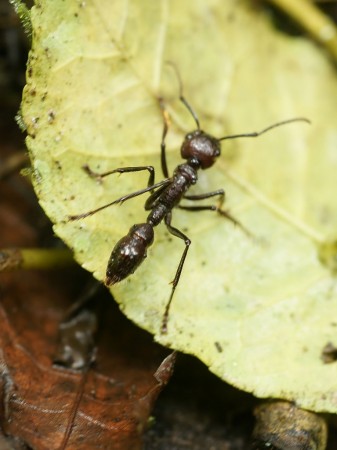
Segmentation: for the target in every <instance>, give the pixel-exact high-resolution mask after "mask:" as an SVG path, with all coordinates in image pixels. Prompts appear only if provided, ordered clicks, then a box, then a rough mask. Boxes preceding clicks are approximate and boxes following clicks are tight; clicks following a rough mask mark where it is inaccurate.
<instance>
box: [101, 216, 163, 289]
mask: <svg viewBox="0 0 337 450" xmlns="http://www.w3.org/2000/svg"><path fill="white" fill-rule="evenodd" d="M153 238H154V233H153V227H152V225H151V224H149V223H139V224H136V225H133V226H132V227H131V228H130V230H129V232H128V234H127V235H126V236H124V237H122V239H120V240H119V241H118V242H117V244H116V245H115V247H114V249H113V250H112V252H111V255H110V259H109V262H108V266H107V270H106V278H105V284H106V285H107V286H110V285H112V284H115V283H118V282H119V281H121V280H123V279H124V278H126V277H127V276H129V275H131V274H132V273H133V272H134V271H135V270H136V269H137V268H138V266H139V265H140V264H141V263H142V262H143V261H144V259H145V258H146V256H147V254H146V250H147V248H148V247H149V246H150V245H151V244H152V242H153Z"/></svg>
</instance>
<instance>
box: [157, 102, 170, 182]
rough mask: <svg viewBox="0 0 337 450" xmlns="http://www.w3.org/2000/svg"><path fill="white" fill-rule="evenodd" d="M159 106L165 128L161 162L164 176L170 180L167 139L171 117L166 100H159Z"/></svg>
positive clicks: (161, 145) (162, 139) (161, 147)
mask: <svg viewBox="0 0 337 450" xmlns="http://www.w3.org/2000/svg"><path fill="white" fill-rule="evenodd" d="M159 106H160V109H161V112H162V115H163V121H164V128H163V134H162V138H161V144H160V149H161V150H160V162H161V170H162V172H163V174H164V177H165V178H168V176H169V173H168V168H167V162H166V144H165V139H166V135H167V132H168V129H169V126H170V117H169V115H168V112H167V110H166V108H165V104H164V100H163V99H162V98H161V97H160V98H159Z"/></svg>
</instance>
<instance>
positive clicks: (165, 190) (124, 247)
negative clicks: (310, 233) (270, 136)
mask: <svg viewBox="0 0 337 450" xmlns="http://www.w3.org/2000/svg"><path fill="white" fill-rule="evenodd" d="M171 65H172V67H173V69H174V70H175V73H176V76H177V79H178V82H179V91H180V94H179V99H180V101H181V102H182V103H183V104H184V105H185V107H186V108H187V110H188V111H189V112H190V114H191V115H192V117H193V119H194V121H195V124H196V127H197V128H196V129H195V130H194V131H192V132H190V133H187V134H186V136H185V138H184V141H183V143H182V146H181V150H180V153H181V157H182V158H183V159H185V160H186V162H184V163H183V164H180V165H178V166H177V167H176V168H175V170H174V172H173V175H172V176H171V177H170V176H169V172H168V168H167V162H166V144H165V139H166V135H167V132H168V128H169V116H168V113H167V111H166V109H165V105H164V102H163V99H162V98H159V104H160V108H161V111H162V115H163V122H164V128H163V133H162V140H161V169H162V172H163V175H164V177H165V178H164V180H162V181H160V182H158V183H155V170H154V167H153V166H138V167H121V168H118V169H114V170H111V171H108V172H104V173H96V172H94V171H92V170H91V169H90V168H89V166H88V165H85V166H83V169H84V170H85V171H86V172H87V173H88V175H90V176H91V177H94V178H96V179H99V180H101V179H102V178H104V177H106V176H108V175H111V174H114V173H126V172H139V171H144V170H147V171H148V172H149V179H148V184H147V187H146V188H145V189H141V190H139V191H136V192H133V193H131V194H128V195H125V196H123V197H120V198H118V199H117V200H114V201H113V202H111V203H108V204H106V205H103V206H101V207H99V208H97V209H94V210H92V211H88V212H86V213H83V214H78V215H73V216H69V220H78V219H83V218H85V217H88V216H91V215H93V214H95V213H97V212H98V211H102V210H103V209H105V208H108V207H109V206H112V205H116V204H122V203H124V202H125V201H126V200H129V199H131V198H134V197H137V196H138V195H142V194H145V193H146V192H150V196H149V198H148V199H147V200H146V202H145V205H144V208H145V210H146V211H150V213H149V215H148V217H147V219H146V222H143V223H138V224H135V225H133V226H132V227H131V228H130V230H129V232H128V233H127V235H126V236H124V237H123V238H122V239H120V240H119V241H118V242H117V243H116V245H115V247H114V248H113V250H112V253H111V256H110V258H109V262H108V266H107V270H106V278H105V284H106V285H107V286H111V285H113V284H116V283H118V282H120V281H121V280H123V279H124V278H126V277H128V276H129V275H131V274H132V273H134V272H135V270H136V269H137V268H138V267H139V266H140V264H141V263H142V262H143V261H144V259H145V258H146V256H147V249H148V247H150V245H151V244H152V243H153V240H154V227H156V226H157V225H159V224H160V223H161V222H162V221H163V220H164V222H165V225H166V227H167V229H168V231H169V233H170V234H172V235H173V236H176V237H178V238H179V239H182V240H183V241H184V243H185V249H184V251H183V253H182V255H181V258H180V262H179V264H178V267H177V270H176V273H175V276H174V279H173V281H172V289H171V294H170V297H169V299H168V302H167V304H166V307H165V311H164V314H163V318H162V323H161V329H160V330H161V333H163V334H164V333H167V326H168V319H169V311H170V307H171V303H172V299H173V295H174V292H175V290H176V287H177V285H178V283H179V279H180V276H181V273H182V270H183V267H184V262H185V259H186V256H187V252H188V249H189V247H190V245H191V240H190V239H189V237H188V236H186V235H185V234H184V233H183V232H182V231H180V230H178V229H177V228H175V227H173V226H172V225H171V221H172V210H173V208H179V209H184V210H187V211H205V210H209V211H216V212H217V213H218V214H220V215H221V216H224V217H226V218H227V219H229V220H230V221H232V222H233V223H234V224H235V225H238V226H239V227H240V228H241V229H242V230H243V231H244V232H245V233H247V234H250V233H249V231H248V230H247V229H246V228H244V227H243V225H242V224H241V223H240V222H239V221H237V220H236V219H235V218H234V217H233V216H231V215H230V214H229V213H228V212H227V211H225V210H223V209H222V205H223V202H224V198H225V192H224V190H223V189H218V190H216V191H212V192H207V193H204V194H199V195H186V192H187V191H188V189H189V188H190V187H191V186H192V185H194V184H196V182H197V180H198V170H199V169H202V170H204V169H208V168H210V167H211V166H212V165H213V164H214V163H215V161H216V159H217V158H218V157H219V156H220V154H221V144H220V143H221V141H224V140H226V139H236V138H243V137H257V136H260V135H261V134H263V133H266V132H267V131H269V130H271V129H272V128H276V127H279V126H281V125H285V124H288V123H292V122H299V121H303V122H307V123H310V121H309V120H308V119H306V118H303V117H297V118H294V119H288V120H284V121H282V122H277V123H275V124H273V125H270V126H268V127H267V128H264V129H263V130H261V131H259V132H253V133H243V134H234V135H229V136H223V137H221V138H216V137H214V136H212V135H210V134H208V133H206V132H204V131H203V130H201V128H200V123H199V119H198V116H197V114H196V113H195V111H194V110H193V108H192V107H191V105H190V104H189V103H188V101H187V100H186V98H185V97H184V95H183V85H182V81H181V78H180V75H179V72H178V70H177V68H176V67H175V65H174V64H171ZM211 197H218V198H219V203H218V205H203V206H187V205H181V204H180V201H181V200H182V199H186V200H191V201H197V200H204V199H207V198H211Z"/></svg>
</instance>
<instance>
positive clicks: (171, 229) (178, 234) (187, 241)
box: [160, 212, 191, 334]
mask: <svg viewBox="0 0 337 450" xmlns="http://www.w3.org/2000/svg"><path fill="white" fill-rule="evenodd" d="M171 219H172V213H171V212H170V213H168V214H167V215H166V216H165V224H166V226H167V229H168V231H169V232H170V233H171V234H173V236H176V237H178V238H180V239H182V240H183V241H184V242H185V249H184V251H183V254H182V255H181V258H180V262H179V265H178V268H177V271H176V274H175V276H174V279H173V281H172V290H171V295H170V298H169V300H168V302H167V304H166V307H165V312H164V315H163V320H162V324H161V329H160V330H161V333H163V334H165V333H167V322H168V317H169V311H170V306H171V303H172V299H173V295H174V291H175V289H176V287H177V285H178V283H179V279H180V275H181V272H182V270H183V266H184V262H185V259H186V255H187V252H188V249H189V247H190V245H191V240H190V239H189V238H188V237H187V236H186V235H185V234H184V233H182V232H181V231H180V230H178V229H177V228H174V227H172V226H171Z"/></svg>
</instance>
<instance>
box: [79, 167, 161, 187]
mask: <svg viewBox="0 0 337 450" xmlns="http://www.w3.org/2000/svg"><path fill="white" fill-rule="evenodd" d="M82 169H83V170H84V171H85V172H86V173H87V174H88V175H89V176H90V177H91V178H96V180H97V181H99V182H101V181H102V179H103V178H104V177H107V176H108V175H112V174H113V173H127V172H141V171H142V170H148V171H149V174H150V175H149V180H148V182H147V186H148V187H149V186H152V185H153V184H154V177H155V171H154V167H153V166H137V167H120V168H118V169H114V170H109V171H108V172H103V173H98V172H94V171H93V170H91V169H90V167H89V166H88V164H85V165H84V166H83V167H82Z"/></svg>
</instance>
